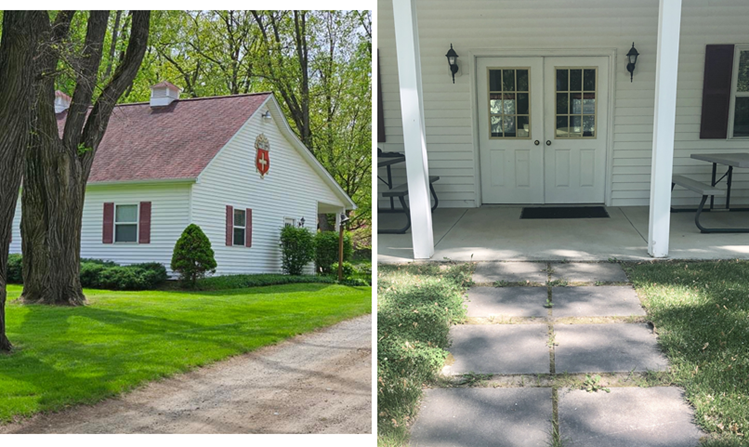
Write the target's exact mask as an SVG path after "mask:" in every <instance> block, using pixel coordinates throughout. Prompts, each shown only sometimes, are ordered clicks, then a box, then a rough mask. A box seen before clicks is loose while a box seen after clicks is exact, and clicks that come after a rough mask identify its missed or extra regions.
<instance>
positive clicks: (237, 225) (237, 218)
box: [234, 209, 247, 247]
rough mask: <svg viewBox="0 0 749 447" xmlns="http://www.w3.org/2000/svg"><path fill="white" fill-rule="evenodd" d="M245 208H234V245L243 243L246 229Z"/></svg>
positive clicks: (242, 244)
mask: <svg viewBox="0 0 749 447" xmlns="http://www.w3.org/2000/svg"><path fill="white" fill-rule="evenodd" d="M245 213H246V211H245V210H237V209H235V210H234V245H241V246H243V247H244V244H245V232H246V231H247V215H246V214H245Z"/></svg>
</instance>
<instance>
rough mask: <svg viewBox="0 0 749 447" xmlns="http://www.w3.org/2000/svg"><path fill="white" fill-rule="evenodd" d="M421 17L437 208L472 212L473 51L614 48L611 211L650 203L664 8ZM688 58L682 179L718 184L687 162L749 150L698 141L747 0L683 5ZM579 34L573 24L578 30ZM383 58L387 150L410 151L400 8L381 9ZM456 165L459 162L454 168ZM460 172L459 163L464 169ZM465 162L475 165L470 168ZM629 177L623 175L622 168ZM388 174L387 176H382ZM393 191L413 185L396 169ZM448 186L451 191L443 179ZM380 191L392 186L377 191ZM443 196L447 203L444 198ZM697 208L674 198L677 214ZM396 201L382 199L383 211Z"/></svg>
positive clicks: (649, 2) (422, 9) (561, 7)
mask: <svg viewBox="0 0 749 447" xmlns="http://www.w3.org/2000/svg"><path fill="white" fill-rule="evenodd" d="M416 2H417V8H418V19H419V24H418V25H419V36H420V47H421V64H422V72H423V86H424V108H425V117H426V127H427V129H426V132H427V144H428V151H429V163H430V165H429V167H430V171H431V173H432V174H433V175H439V176H441V177H443V178H442V179H441V180H440V182H438V183H437V184H435V189H436V190H437V193H438V195H439V197H440V206H445V207H451V206H455V207H466V206H468V207H471V206H477V205H479V204H476V203H475V198H476V193H477V191H476V190H475V188H476V186H475V185H476V182H475V179H474V177H475V176H476V175H477V173H476V172H474V171H475V169H474V165H473V162H474V157H475V155H474V154H475V153H477V151H476V149H475V148H474V146H473V145H474V138H473V127H472V122H471V120H472V119H473V117H474V116H475V111H473V110H472V109H471V92H472V89H471V79H472V77H473V76H474V75H473V71H474V70H473V69H474V67H473V66H472V64H473V62H472V61H471V58H470V57H469V55H470V52H471V51H475V50H477V49H487V48H493V49H495V50H497V51H501V50H517V49H523V48H528V49H549V48H564V49H567V50H569V49H574V48H580V49H593V48H601V49H611V48H616V51H617V60H616V68H615V76H616V85H615V91H614V97H615V100H614V104H613V111H614V116H613V122H614V127H613V129H612V130H613V132H614V134H613V140H614V145H613V147H612V148H611V149H610V150H609V157H610V159H611V160H612V166H613V176H612V177H610V178H609V179H608V180H607V181H608V182H609V183H610V184H611V185H612V193H611V200H610V202H611V205H613V206H628V205H638V206H639V205H644V206H646V205H647V204H648V197H649V188H650V181H649V175H650V159H651V150H652V126H653V105H654V97H655V52H656V37H657V20H658V1H657V0H630V1H626V2H622V1H617V0H524V1H522V2H517V1H509V0H500V1H494V0H465V1H463V2H455V1H448V0H416ZM683 5H684V6H683V13H682V27H681V33H682V35H681V42H680V55H679V81H678V93H677V95H678V96H677V112H676V114H677V116H676V123H677V127H676V136H675V150H674V166H675V168H674V173H676V174H686V175H690V176H694V177H695V178H696V179H703V180H705V179H709V177H710V171H711V166H710V165H709V164H707V163H700V162H694V161H693V160H690V159H689V156H690V154H692V153H694V152H704V151H721V152H730V151H747V148H748V146H747V142H746V140H743V141H742V140H700V139H699V126H700V114H701V104H702V81H703V79H702V78H703V72H704V66H703V64H704V58H705V45H707V44H725V43H737V44H738V43H749V27H747V26H746V23H747V20H748V19H749V2H747V1H746V0H684V3H683ZM573 24H576V25H573ZM378 26H379V29H378V31H379V33H378V49H379V54H380V77H381V81H382V99H383V106H384V109H385V110H384V112H385V130H386V137H387V143H379V144H378V146H379V147H380V148H382V149H383V150H384V151H398V152H402V151H403V144H402V137H401V135H402V133H403V132H402V130H401V120H400V104H399V94H398V73H397V64H396V60H395V34H394V31H393V17H392V2H391V0H378ZM632 41H635V46H636V47H637V49H638V51H639V52H640V58H639V59H638V61H637V69H636V71H635V77H634V82H630V79H629V73H628V72H627V71H626V69H625V67H626V62H627V61H626V57H625V54H626V53H627V51H629V48H630V46H631V45H632ZM451 43H452V44H453V46H454V48H455V51H456V52H457V53H458V54H459V55H460V56H461V58H460V59H459V60H458V62H459V65H460V71H459V73H458V76H457V77H456V79H455V84H452V81H451V78H450V74H449V70H448V67H447V61H446V59H445V56H444V55H445V53H446V52H447V50H448V49H449V48H450V44H451ZM451 160H452V161H455V163H452V164H451V163H450V162H449V161H451ZM458 162H461V163H460V164H457V163H458ZM466 162H468V163H466ZM625 167H626V168H628V169H627V170H624V171H623V170H621V168H625ZM744 171H745V170H744ZM379 174H380V176H383V175H384V174H385V170H384V169H380V170H379ZM393 175H394V182H395V183H396V184H400V183H404V182H405V169H404V167H403V166H402V165H396V166H394V167H393ZM448 177H449V178H450V181H446V180H447V179H448ZM734 182H735V183H734V188H735V189H734V192H733V193H732V202H735V203H737V204H740V203H744V204H746V203H749V200H748V197H749V191H741V190H740V189H741V188H746V187H747V184H748V183H749V172H742V170H736V172H735V173H734ZM378 186H379V187H380V189H382V187H383V184H382V183H381V182H380V183H378ZM443 198H444V200H443ZM697 201H698V198H696V197H694V196H690V195H689V193H684V194H682V193H679V192H678V191H674V204H677V205H680V204H694V203H696V202H697ZM387 205H389V203H388V202H386V201H384V200H382V199H380V200H379V206H387Z"/></svg>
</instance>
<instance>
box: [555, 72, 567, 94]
mask: <svg viewBox="0 0 749 447" xmlns="http://www.w3.org/2000/svg"><path fill="white" fill-rule="evenodd" d="M567 85H568V84H567V70H557V91H558V92H566V91H569V89H568V88H567Z"/></svg>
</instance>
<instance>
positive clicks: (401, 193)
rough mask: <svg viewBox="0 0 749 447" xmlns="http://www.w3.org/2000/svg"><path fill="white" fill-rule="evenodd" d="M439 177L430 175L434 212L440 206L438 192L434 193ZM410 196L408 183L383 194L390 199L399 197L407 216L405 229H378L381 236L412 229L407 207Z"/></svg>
mask: <svg viewBox="0 0 749 447" xmlns="http://www.w3.org/2000/svg"><path fill="white" fill-rule="evenodd" d="M439 179H440V178H439V176H436V175H430V176H429V191H430V192H431V194H432V198H433V199H434V205H432V211H434V210H436V209H437V205H438V204H439V199H438V198H437V192H435V191H434V182H436V181H437V180H439ZM407 195H408V183H404V184H402V185H398V186H396V187H395V188H393V189H389V190H387V191H385V192H383V193H382V196H383V197H385V198H388V197H397V198H398V200H400V202H401V208H402V209H403V212H404V213H405V214H406V226H404V227H403V228H398V229H395V230H389V229H378V231H377V232H378V233H379V234H403V233H405V232H406V231H408V229H409V228H411V213H410V212H409V210H408V205H406V196H407Z"/></svg>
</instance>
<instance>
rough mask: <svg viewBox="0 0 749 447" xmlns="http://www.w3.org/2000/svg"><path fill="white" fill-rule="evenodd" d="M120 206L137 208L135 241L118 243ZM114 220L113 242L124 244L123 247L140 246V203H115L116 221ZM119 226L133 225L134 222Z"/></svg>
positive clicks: (123, 223)
mask: <svg viewBox="0 0 749 447" xmlns="http://www.w3.org/2000/svg"><path fill="white" fill-rule="evenodd" d="M118 206H134V207H135V223H134V224H135V240H134V241H118V240H117V225H118V222H117V207H118ZM112 220H113V224H112V225H113V226H114V228H113V229H112V233H113V234H112V242H113V243H115V244H123V245H133V244H138V243H139V242H138V239H139V235H140V204H139V203H115V204H114V219H112ZM119 225H133V222H121V223H119Z"/></svg>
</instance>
